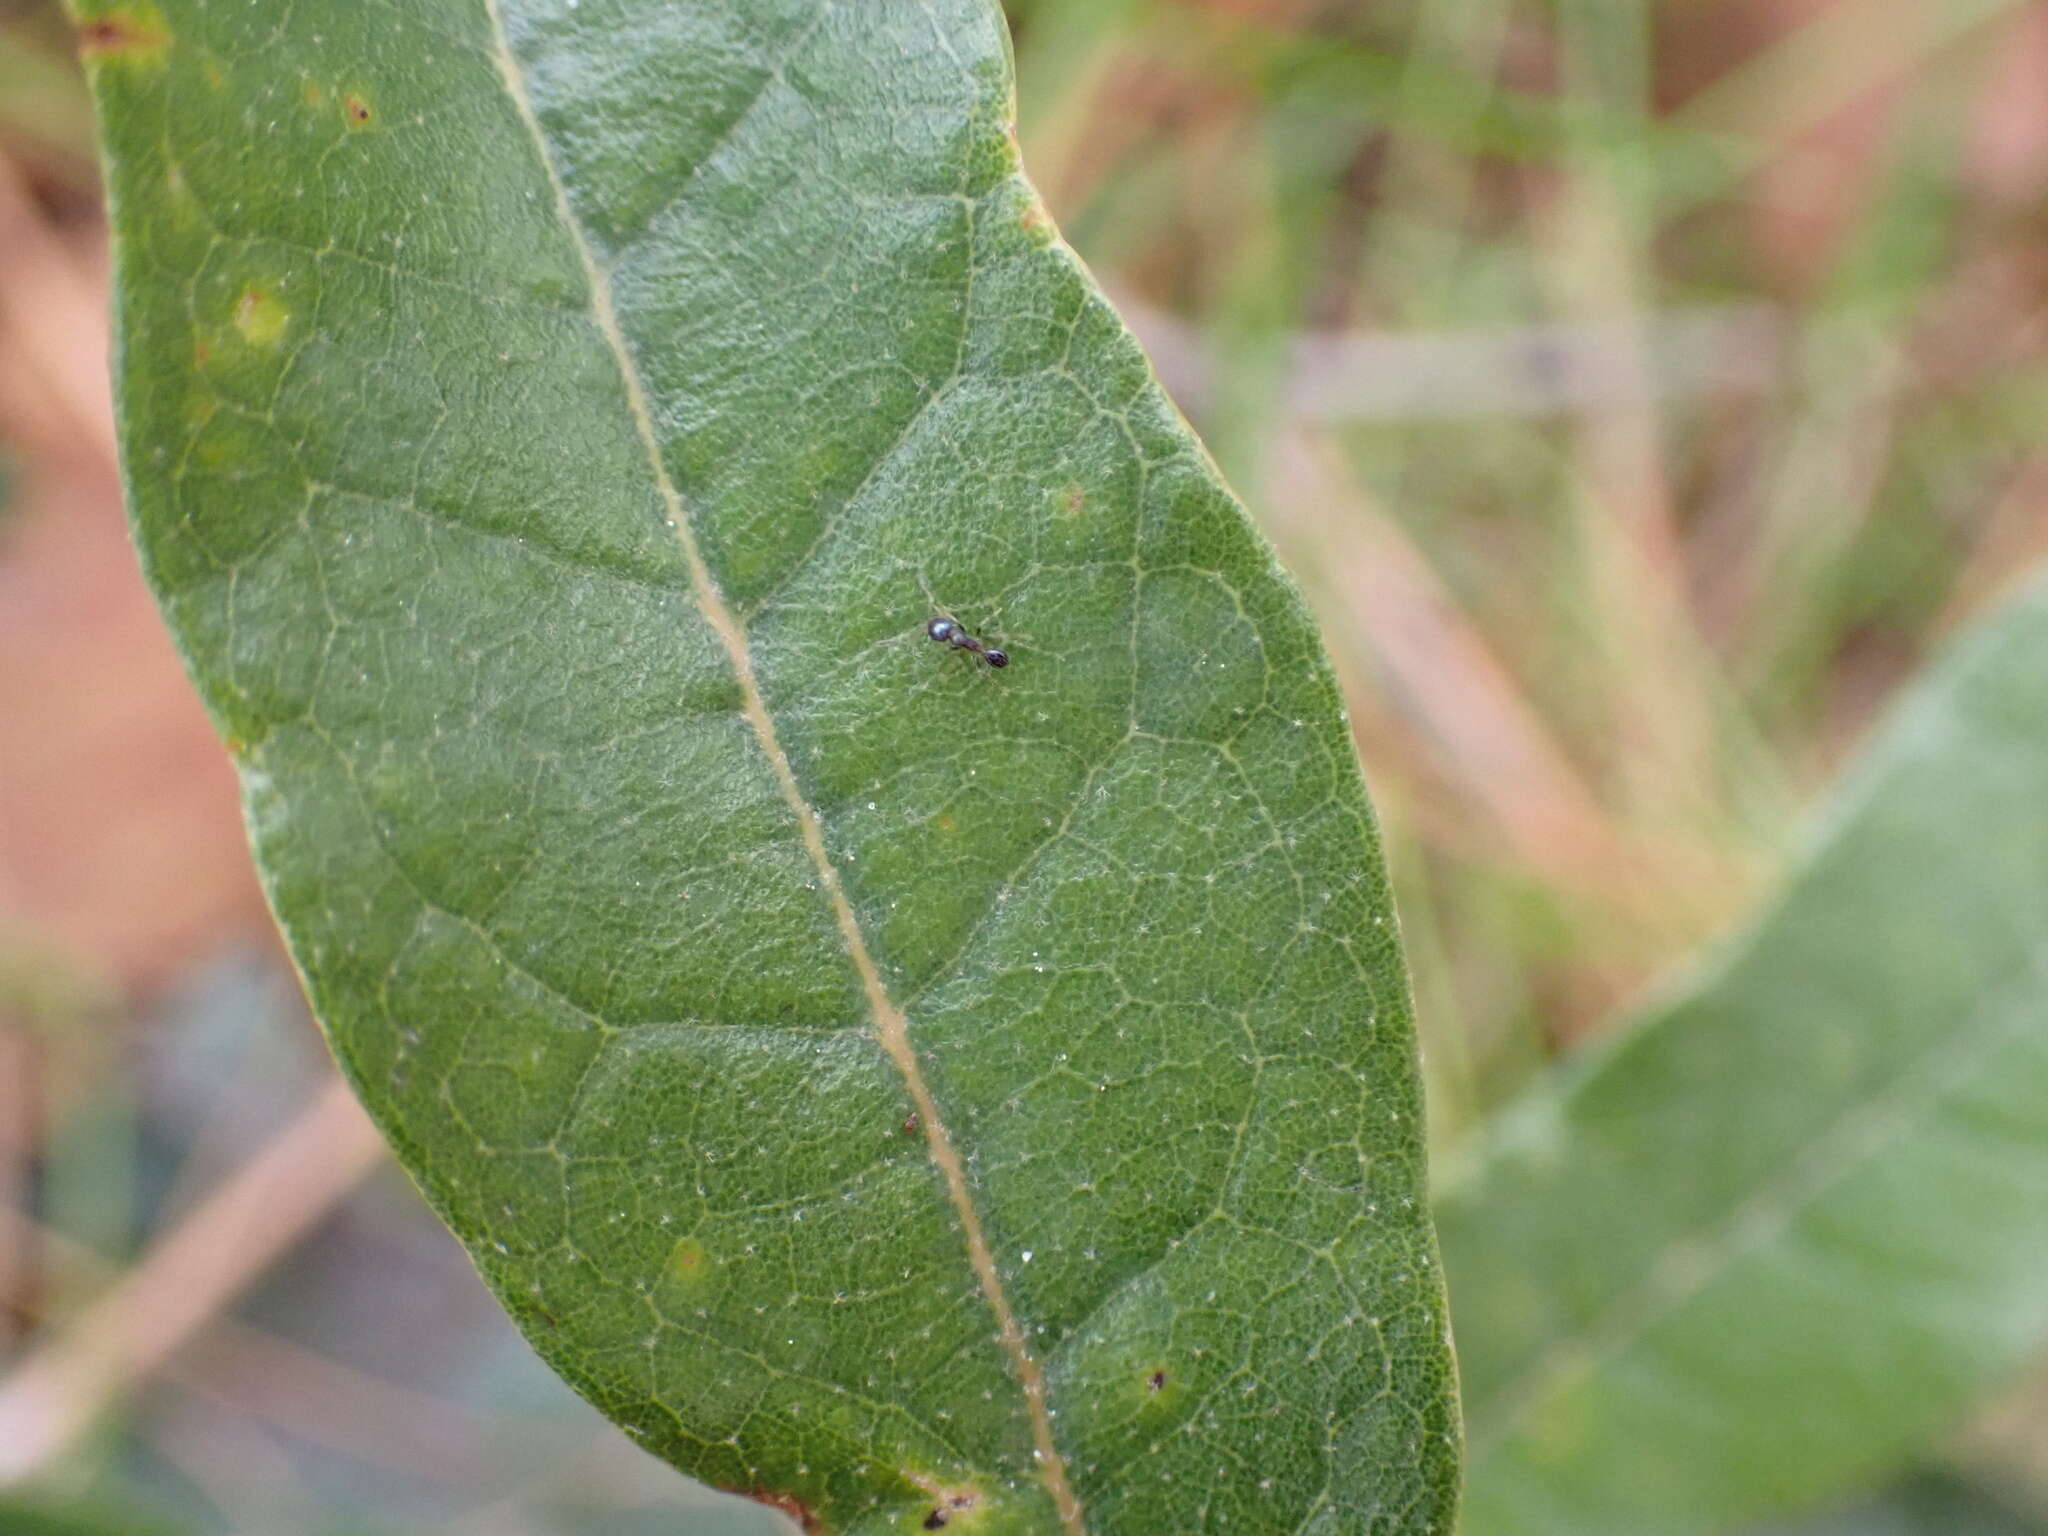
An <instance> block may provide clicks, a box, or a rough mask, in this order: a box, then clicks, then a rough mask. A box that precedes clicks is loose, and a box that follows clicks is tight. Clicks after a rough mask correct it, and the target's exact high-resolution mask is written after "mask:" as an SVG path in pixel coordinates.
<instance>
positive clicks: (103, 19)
mask: <svg viewBox="0 0 2048 1536" xmlns="http://www.w3.org/2000/svg"><path fill="white" fill-rule="evenodd" d="M170 45H171V29H170V28H169V27H167V26H165V25H164V19H163V17H162V16H161V15H159V14H158V13H157V10H156V7H155V6H150V5H130V6H121V7H118V8H117V9H114V10H110V11H105V12H102V13H101V14H100V15H97V16H88V17H86V18H84V19H83V20H81V21H80V22H79V24H78V51H79V53H80V55H81V56H82V57H84V58H87V59H132V60H135V61H138V62H144V63H154V62H156V61H157V60H158V59H161V58H162V57H163V55H164V51H165V50H166V49H167V48H169V47H170Z"/></svg>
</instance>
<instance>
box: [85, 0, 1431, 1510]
mask: <svg viewBox="0 0 2048 1536" xmlns="http://www.w3.org/2000/svg"><path fill="white" fill-rule="evenodd" d="M85 8H86V12H87V19H86V20H85V21H84V23H83V26H84V33H85V39H86V48H87V53H88V55H89V56H90V57H91V58H92V59H93V61H94V71H95V76H96V80H95V85H96V93H97V97H98V100H99V104H100V111H101V115H102V123H103V131H104V136H105V142H106V146H107V153H108V157H109V162H110V168H111V184H112V192H113V200H114V208H115V222H116V228H117V232H118V256H119V286H120V314H119V326H120V334H121V348H122V352H121V364H120V369H119V396H120V402H121V413H122V436H123V443H124V451H125V454H126V464H127V472H128V479H129V486H130V490H131V494H132V497H133V503H134V510H135V520H136V527H137V532H138V537H139V539H140V542H141V544H142V547H143V551H144V555H145V559H146V563H147V566H148V570H149V574H150V578H151V580H152V581H153V582H154V583H155V586H156V590H157V592H158V594H159V595H160V597H161V599H162V602H163V605H164V608H165V612H166V613H167V615H168V616H169V618H170V621H171V624H172V626H173V628H174V629H175V630H176V632H177V634H178V636H179V639H180V641H181V643H182V644H183V646H184V647H185V649H186V652H187V654H188V656H189V658H190V662H191V666H192V670H193V673H194V675H195V677H196V678H197V679H198V682H199V684H200V687H201V688H202V690H203V691H204V693H205V695H206V697H207V699H208V701H209V703H210V705H211V707H212V708H213V710H214V712H215V714H216V716H217V718H218V719H219V721H220V722H221V725H222V727H223V730H224V732H225V733H226V734H227V735H228V737H229V739H230V744H231V746H232V748H233V750H234V752H235V754H236V757H237V759H238V761H239V763H240V765H241V771H242V775H243V781H244V785H245V788H246V794H247V803H248V814H249V819H250V823H251V826H252V828H253V832H254V837H255V841H256V844H257V849H258V854H259V858H260V860H261V863H262V866H263V869H264V873H265V877H266V879H267V881H268V884H269V889H270V892H271V897H272V901H273V903H274V905H275V907H276V910H277V912H278V915H279V918H280V920H281V922H282V923H283V925H284V927H285V930H286V932H287V934H288V936H289V939H290V942H291V945H292V949H293V953H294V955H295V956H296V958H297V960H298V963H299V965H300V966H301V967H302V969H303V971H304V973H305V977H306V982H307V986H308V989H309V992H310V994H311V996H312V998H313V1001H314V1004H315V1007H316V1010H317V1012H318V1013H319V1015H320V1017H321V1019H322V1021H323V1023H324V1025H325V1027H326V1029H327V1031H328V1032H329V1034H330V1036H331V1038H332V1040H333V1042H334V1046H335V1049H336V1052H337V1054H338V1055H339V1056H340V1058H341V1060H342V1062H343V1064H344V1066H345V1067H346V1069H347V1071H348V1073H349V1074H350V1076H351V1078H352V1079H353V1080H354V1082H355V1083H356V1085H357V1086H358V1088H359V1090H360V1091H361V1093H362V1095H363V1098H364V1100H365V1102H366V1103H367V1104H368V1105H369V1106H370V1109H371V1110H372V1112H373V1113H374V1114H375V1115H376V1117H377V1119H378V1121H379V1123H380V1124H381V1125H382V1126H383V1127H384V1129H385V1131H386V1133H387V1134H388V1135H389V1136H390V1137H391V1139H392V1141H393V1143H394V1144H395V1145H396V1146H397V1147H398V1149H399V1152H400V1154H401V1156H402V1157H403V1158H404V1160H405V1162H406V1164H407V1166H408V1167H409V1168H410V1169H411V1170H412V1171H413V1173H414V1174H415V1176H416V1177H417V1178H418V1179H419V1181H420V1183H421V1184H422V1186H423V1187H424V1188H425V1189H426V1191H427V1193H428V1196H429V1198H430V1199H431V1200H432V1201H433V1202H434V1204H435V1205H436V1206H437V1207H438V1208H439V1209H440V1210H441V1211H442V1213H443V1214H444V1215H445V1216H446V1217H447V1219H448V1221H449V1223H450V1225H451V1226H453V1227H454V1229H455V1230H456V1231H457V1233H458V1234H459V1235H460V1236H461V1237H462V1239H463V1240H464V1242H466V1243H467V1244H468V1245H469V1247H470V1249H471V1251H472V1252H473V1253H474V1254H475V1256H476V1258H477V1261H478V1263H479V1265H480V1266H481V1268H482V1269H483V1271H484V1273H485V1275H486V1276H487V1277H488V1279H489V1280H490V1282H491V1284H492V1285H493V1286H494V1287H495V1288H496V1290H497V1292H498V1294H499V1295H500V1296H501V1297H502V1298H503V1299H504V1301H505V1302H506V1304H507V1306H508V1307H509V1308H510V1309H511V1310H512V1312H513V1313H514V1314H515V1316H516V1317H517V1318H518V1319H519V1321H520V1323H521V1325H522V1326H523V1327H524V1328H525V1329H526V1331H527V1333H528V1335H529V1337H531V1338H532V1339H533V1341H534V1343H535V1344H536V1345H537V1347H538V1348H539V1349H540V1350H541V1352H542V1353H543V1354H544V1355H545V1356H546V1357H547V1358H548V1359H549V1360H550V1361H551V1362H552V1363H553V1364H554V1365H555V1366H556V1368H557V1369H558V1370H560V1371H561V1372H562V1373H563V1374H564V1375H565V1376H566V1377H568V1378H569V1379H570V1380H571V1381H572V1382H574V1383H575V1384H576V1385H577V1386H578V1387H579V1388H580V1389H581V1390H582V1391H583V1392H585V1393H586V1394H587V1395H589V1396H590V1398H591V1399H592V1400H593V1401H595V1402H596V1403H597V1404H599V1405H600V1406H601V1407H602V1408H603V1409H604V1410H605V1411H606V1412H607V1413H609V1414H610V1415H611V1416H612V1417H613V1418H614V1419H616V1420H617V1421H618V1422H619V1423H620V1424H622V1425H624V1426H625V1427H626V1429H627V1430H628V1431H629V1432H630V1433H631V1434H633V1435H635V1436H637V1437H638V1438H639V1439H640V1440H641V1441H642V1443H644V1444H646V1445H647V1446H648V1447H650V1448H651V1449H653V1450H655V1451H656V1452H658V1453H659V1454H661V1455H663V1456H665V1457H668V1458H669V1459H670V1460H672V1461H673V1462H675V1463H676V1464H677V1465H678V1466H680V1467H683V1468H685V1469H687V1470H689V1471H690V1472H692V1473H694V1474H696V1475H698V1476H700V1477H702V1478H704V1479H706V1480H708V1481H710V1482H712V1483H715V1484H717V1485H720V1486H723V1487H727V1488H734V1489H739V1490H744V1491H749V1492H753V1493H755V1494H756V1495H757V1496H759V1497H762V1498H765V1499H772V1500H776V1501H779V1502H780V1503H781V1504H782V1506H783V1507H785V1508H788V1509H790V1510H791V1511H792V1512H798V1513H800V1515H801V1516H803V1517H805V1518H808V1519H809V1520H810V1521H812V1522H813V1523H816V1524H818V1525H820V1526H821V1527H823V1528H827V1529H831V1530H834V1531H842V1530H850V1531H882V1530H892V1531H894V1530H911V1531H915V1530H923V1529H938V1528H941V1527H942V1526H943V1527H946V1528H951V1529H956V1530H960V1531H983V1532H998V1531H1052V1530H1067V1531H1080V1530H1083V1529H1085V1530H1088V1531H1091V1532H1097V1533H1111V1532H1149V1531H1159V1532H1168V1531H1172V1532H1180V1531H1190V1530H1197V1529H1222V1528H1224V1527H1225V1526H1226V1525H1227V1526H1228V1528H1230V1529H1233V1530H1294V1529H1300V1530H1304V1531H1318V1532H1325V1531H1327V1532H1335V1531H1365V1530H1368V1529H1370V1530H1375V1531H1381V1530H1414V1531H1424V1530H1429V1529H1443V1528H1445V1527H1446V1526H1447V1525H1448V1523H1449V1520H1450V1518H1451V1515H1450V1511H1451V1508H1452V1505H1453V1502H1454V1484H1455V1465H1456V1456H1457V1447H1456V1424H1455V1406H1454V1402H1453V1398H1452V1391H1451V1382H1450V1366H1449V1356H1448V1350H1447V1345H1446V1341H1445V1337H1444V1332H1445V1329H1444V1317H1443V1311H1442V1301H1441V1293H1440V1289H1439V1284H1438V1278H1437V1273H1436V1269H1435V1265H1434V1261H1433V1249H1432V1237H1431V1234H1430V1229H1429V1226H1428V1220H1427V1216H1426V1213H1425V1210H1424V1207H1423V1201H1422V1179H1423V1170H1422V1155H1421V1142H1420V1126H1419V1124H1418V1121H1419V1112H1420V1105H1419V1098H1418V1088H1417V1083H1416V1072H1415V1064H1414V1060H1413V1050H1414V1048H1413V1038H1412V1028H1411V1020H1410V1013H1409V1005H1408V1001H1407V993H1406V983H1405V979H1404V976H1403V973H1402V969H1401V964H1400V958H1399V953H1398V948H1397V944H1396V940H1395V935H1394V927H1393V922H1392V918H1391V913H1390V908H1389V904H1388V895H1387V888H1386V881H1385V876H1384V872H1383V869H1382V865H1381V860H1380V855H1379V852H1378V849H1377V846H1376V838H1375V834H1374V831H1373V827H1372V824H1371V820H1370V816H1369V812H1368V810H1367V807H1366V802H1365V798H1364V794H1363V791H1362V788H1361V786H1360V783H1359V780H1358V775H1357V768H1356V764H1355V760H1354V757H1353V753H1352V747H1351V743H1350V740H1349V737H1348V733H1347V730H1346V727H1345V722H1344V719H1343V715H1342V711H1341V709H1340V707H1339V703H1338V698H1337V694H1336V691H1335V688H1334V686H1333V684H1332V681H1331V676H1330V672H1329V669H1328V666H1327V664H1326V662H1325V659H1324V657H1323V654H1322V651H1321V648H1320V646H1319V644H1318V641H1317V638H1316V636H1315V634H1314V632H1313V630H1312V628H1311V626H1310V622H1309V619H1308V617H1307V615H1306V613H1305V611H1304V609H1303V607H1302V605H1301V603H1300V601H1299V599H1298V598H1297V596H1296V594H1295V593H1294V591H1293V590H1292V589H1291V588H1290V587H1289V586H1288V585H1287V584H1286V583H1285V581H1284V580H1283V579H1282V577H1281V576H1280V575H1279V573H1278V572H1277V571H1276V569H1275V567H1274V565H1273V562H1272V558H1271V555H1270V553H1269V551H1268V550H1267V548H1266V547H1265V546H1264V544H1263V543H1261V542H1260V541H1259V539H1258V538H1257V536H1256V535H1255V534H1254V533H1253V531H1252V530H1251V528H1250V527H1249V525H1248V524H1247V521H1246V519H1245V517H1244V515H1243V513H1242V511H1241V509H1240V508H1239V507H1238V506H1237V504H1236V503H1235V502H1234V501H1233V500H1232V499H1231V497H1230V495H1229V493H1228V492H1227V491H1226V490H1225V488H1224V487H1223V486H1222V485H1221V483H1220V482H1219V480H1218V479H1217V477H1216V474H1215V472H1214V470H1213V467H1212V466H1211V465H1210V463H1209V462H1208V460H1207V458H1206V457H1205V456H1204V454H1203V453H1202V451H1201V449H1200V447H1199V446H1198V445H1197V444H1196V442H1195V441H1194V439H1193V438H1192V436H1191V435H1190V433H1189V432H1188V430H1187V428H1186V426H1185V424H1184V423H1182V422H1181V421H1180V419H1179V418H1178V416H1177V415H1176V414H1175V413H1174V412H1173V410H1172V408H1171V407H1170V405H1168V403H1167V402H1166V401H1165V399H1164V398H1163V397H1162V395H1161V393H1160V391H1159V389H1158V387H1157V385H1156V383H1155V382H1154V381H1153V379H1152V377H1151V374H1150V372H1149V370H1148V369H1147V367H1146V365H1145V362H1144V359H1143V358H1142V357H1141V356H1140V355H1139V353H1138V352H1137V350H1136V348H1135V346H1134V344H1133V343H1132V342H1131V341H1130V339H1129V338H1128V336H1127V335H1126V334H1125V332H1124V331H1123V329H1122V327H1121V325H1120V324H1119V323H1118V321H1117V319H1116V317H1115V315H1114V314H1113V313H1112V312H1111V311H1110V310H1109V308H1108V307H1107V305H1106V304H1105V303H1104V301H1103V300H1102V298H1101V297H1100V295H1099V294H1098V293H1097V292H1096V291H1095V289H1094V287H1093V286H1092V285H1091V283H1090V282H1089V280H1088V278H1087V276H1086V274H1085V273H1084V272H1083V270H1082V269H1081V267H1080V264H1079V263H1078V262H1077V261H1076V260H1075V258H1074V257H1073V255H1072V253H1071V252H1070V251H1068V250H1067V249H1066V248H1065V247H1064V246H1062V245H1061V244H1060V243H1059V241H1058V240H1057V238H1056V237H1055V235H1054V232H1053V230H1052V228H1051V225H1050V222H1049V220H1048V218H1047V216H1046V214H1045V211H1044V209H1043V208H1042V207H1041V205H1040V204H1039V202H1038V200H1037V198H1036V196H1035V195H1034V194H1033V192H1032V191H1031V189H1030V187H1029V185H1028V184H1027V183H1026V182H1025V181H1024V179H1023V178H1022V175H1021V173H1020V171H1019V169H1018V166H1017V160H1016V152H1015V148H1014V139H1013V135H1012V131H1011V124H1010V122H1009V120H1008V119H1009V114H1010V111H1011V108H1010V72H1009V60H1008V52H1007V48H1008V44H1007V39H1006V37H1005V34H1004V31H1003V27H1002V21H1001V18H1000V16H999V14H998V13H997V11H996V9H995V7H994V5H993V4H992V3H990V0H867V3H863V4H859V5H846V4H838V5H834V4H831V3H828V0H720V3H708V0H693V3H690V4H675V3H671V0H580V4H579V0H497V3H493V0H432V3H430V0H403V3H401V0H380V3H376V4H368V3H363V0H329V3H324V4H322V3H315V0H299V3H296V4H293V5H289V6H277V5H256V6H249V5H228V4H206V3H202V0H157V3H154V4H152V3H145V0H135V3H125V4H123V3H115V4H112V5H108V4H105V3H104V0H90V3H88V4H87V5H86V7H85ZM941 611H943V612H945V613H948V614H952V615H957V616H958V618H959V619H960V620H962V621H963V622H964V623H965V624H966V625H967V626H968V628H969V630H970V631H971V632H972V633H974V634H976V635H980V636H985V637H987V638H988V639H989V640H990V641H991V642H1000V644H1001V645H1003V646H1004V647H1006V648H1007V649H1008V651H1009V652H1010V656H1011V663H1010V665H1009V667H1008V668H1007V669H1006V670H1003V671H1000V672H998V671H995V670H993V669H990V668H988V667H986V666H985V665H981V664H978V663H977V662H975V661H974V660H973V659H972V658H971V657H970V656H968V655H966V654H962V653H961V652H959V651H954V650H949V649H948V648H947V647H946V646H943V645H934V644H933V643H932V642H931V641H930V640H929V639H927V638H926V635H925V625H926V623H927V621H928V620H929V619H930V618H932V617H933V616H934V615H935V614H936V613H938V612H941Z"/></svg>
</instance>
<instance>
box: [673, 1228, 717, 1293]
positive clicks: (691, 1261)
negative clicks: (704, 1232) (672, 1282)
mask: <svg viewBox="0 0 2048 1536" xmlns="http://www.w3.org/2000/svg"><path fill="white" fill-rule="evenodd" d="M711 1267H712V1264H711V1254H710V1252H709V1250H707V1249H706V1248H705V1246H704V1245H703V1244H702V1243H700V1242H699V1241H698V1240H697V1239H696V1238H694V1237H685V1238H680V1239H678V1240H677V1242H676V1245H675V1247H673V1248H671V1249H670V1250H669V1252H668V1269H669V1273H670V1274H672V1275H674V1276H675V1277H676V1278H677V1279H678V1280H681V1281H684V1282H686V1283H689V1284H696V1283H699V1282H701V1281H703V1280H704V1279H705V1278H706V1277H707V1276H708V1275H709V1274H710V1273H711Z"/></svg>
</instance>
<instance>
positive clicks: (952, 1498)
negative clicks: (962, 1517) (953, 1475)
mask: <svg viewBox="0 0 2048 1536" xmlns="http://www.w3.org/2000/svg"><path fill="white" fill-rule="evenodd" d="M980 1502H981V1495H980V1494H978V1493H976V1492H975V1491H974V1490H973V1489H972V1488H949V1489H946V1490H945V1491H944V1492H943V1493H941V1494H940V1496H939V1502H938V1503H936V1504H934V1505H933V1506H932V1511H931V1513H930V1514H928V1515H926V1516H925V1517H924V1528H925V1529H926V1530H928V1531H943V1530H944V1529H945V1528H946V1527H947V1526H949V1525H951V1524H952V1523H953V1517H954V1516H955V1515H959V1514H964V1513H966V1512H967V1511H968V1510H970V1509H972V1508H974V1506H975V1505H976V1504H978V1503H980Z"/></svg>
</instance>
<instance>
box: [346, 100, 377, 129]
mask: <svg viewBox="0 0 2048 1536" xmlns="http://www.w3.org/2000/svg"><path fill="white" fill-rule="evenodd" d="M341 115H342V116H343V117H344V118H346V119H347V120H348V125H349V126H350V127H351V128H367V127H369V126H370V104H369V103H368V102H367V101H365V100H363V98H362V97H360V96H358V95H357V94H356V93H355V92H354V91H350V92H349V93H348V94H347V95H345V96H343V97H342V98H341Z"/></svg>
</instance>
